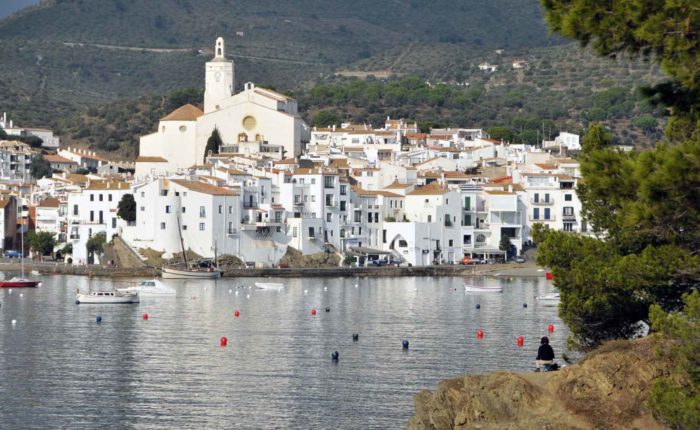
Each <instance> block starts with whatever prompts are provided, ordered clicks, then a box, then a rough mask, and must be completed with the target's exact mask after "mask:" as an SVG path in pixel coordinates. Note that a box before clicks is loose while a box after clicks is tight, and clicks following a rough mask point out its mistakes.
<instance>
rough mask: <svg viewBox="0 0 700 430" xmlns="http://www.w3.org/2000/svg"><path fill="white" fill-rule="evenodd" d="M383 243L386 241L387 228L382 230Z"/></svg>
mask: <svg viewBox="0 0 700 430" xmlns="http://www.w3.org/2000/svg"><path fill="white" fill-rule="evenodd" d="M382 243H386V230H382Z"/></svg>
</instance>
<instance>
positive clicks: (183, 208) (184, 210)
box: [182, 206, 187, 214]
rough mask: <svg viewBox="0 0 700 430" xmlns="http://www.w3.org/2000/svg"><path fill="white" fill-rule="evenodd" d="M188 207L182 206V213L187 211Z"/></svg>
mask: <svg viewBox="0 0 700 430" xmlns="http://www.w3.org/2000/svg"><path fill="white" fill-rule="evenodd" d="M186 209H187V208H186V207H184V206H183V207H182V213H183V214H184V213H185V212H186Z"/></svg>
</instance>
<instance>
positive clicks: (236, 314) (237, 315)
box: [233, 311, 241, 318]
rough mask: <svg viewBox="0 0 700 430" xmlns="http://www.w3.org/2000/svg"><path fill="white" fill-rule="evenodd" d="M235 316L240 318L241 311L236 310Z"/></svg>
mask: <svg viewBox="0 0 700 430" xmlns="http://www.w3.org/2000/svg"><path fill="white" fill-rule="evenodd" d="M233 316H234V317H236V318H238V317H239V316H241V313H240V312H238V311H236V312H234V313H233Z"/></svg>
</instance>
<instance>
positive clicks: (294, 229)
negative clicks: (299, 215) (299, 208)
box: [292, 227, 298, 237]
mask: <svg viewBox="0 0 700 430" xmlns="http://www.w3.org/2000/svg"><path fill="white" fill-rule="evenodd" d="M297 231H298V228H297V227H293V228H292V237H297Z"/></svg>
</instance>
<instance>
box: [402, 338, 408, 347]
mask: <svg viewBox="0 0 700 430" xmlns="http://www.w3.org/2000/svg"><path fill="white" fill-rule="evenodd" d="M402 345H403V349H408V341H407V340H404V341H403V342H402Z"/></svg>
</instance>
